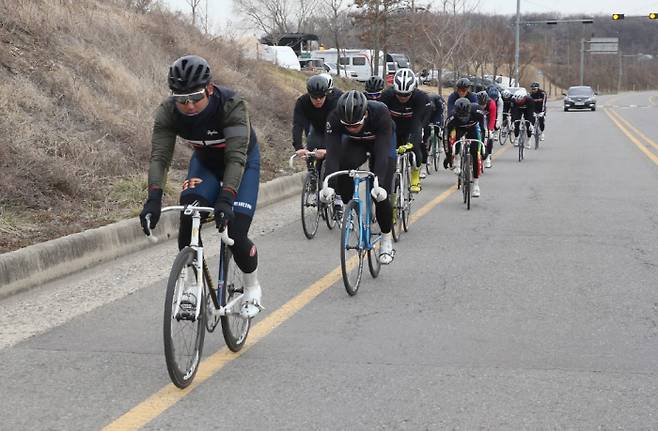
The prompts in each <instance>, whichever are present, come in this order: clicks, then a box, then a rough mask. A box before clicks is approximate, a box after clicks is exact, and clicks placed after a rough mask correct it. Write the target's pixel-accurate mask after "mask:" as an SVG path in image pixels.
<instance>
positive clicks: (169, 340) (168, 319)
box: [163, 247, 206, 389]
mask: <svg viewBox="0 0 658 431" xmlns="http://www.w3.org/2000/svg"><path fill="white" fill-rule="evenodd" d="M195 259H196V251H195V250H194V249H193V248H191V247H185V248H184V249H182V250H181V251H180V252H179V253H178V255H177V256H176V259H175V260H174V263H173V265H172V266H171V271H170V273H169V279H168V281H167V290H166V293H165V304H164V305H165V306H164V316H163V338H164V353H165V362H166V364H167V372H168V373H169V377H170V378H171V381H172V383H173V384H174V385H176V386H177V387H178V388H181V389H184V388H186V387H187V386H189V385H190V383H192V380H194V376H195V375H196V372H197V371H198V368H199V363H200V362H201V354H202V353H203V341H204V338H205V334H206V327H205V316H206V314H205V305H206V299H205V292H202V294H203V295H202V298H199V301H200V302H201V305H200V306H201V310H200V312H199V318H198V319H196V320H191V319H189V317H187V318H181V316H182V314H181V311H180V309H179V312H178V315H179V316H178V318H177V316H174V315H173V313H174V310H175V308H176V307H174V302H175V301H176V300H177V298H178V288H179V287H180V286H179V281H180V280H181V275H182V274H181V273H182V272H183V269H184V268H189V269H191V270H189V271H185V274H184V275H191V276H193V278H194V283H199V281H200V280H199V278H200V277H199V274H198V273H197V271H196V268H195V267H194V266H193V264H194V260H195ZM201 277H203V276H201ZM181 321H184V322H190V325H187V326H189V327H190V328H191V329H193V330H194V332H193V336H192V337H193V338H194V340H193V341H192V343H189V342H184V343H183V345H181V346H177V345H176V344H177V343H176V342H175V340H174V336H175V335H178V334H182V331H175V330H172V324H173V323H174V322H177V323H180V322H181ZM192 337H190V338H192ZM190 346H191V347H192V351H188V352H182V350H183V348H185V347H190ZM181 352H182V353H184V354H186V356H188V358H187V361H186V364H182V362H183V361H181V360H179V359H178V358H177V356H178V353H181Z"/></svg>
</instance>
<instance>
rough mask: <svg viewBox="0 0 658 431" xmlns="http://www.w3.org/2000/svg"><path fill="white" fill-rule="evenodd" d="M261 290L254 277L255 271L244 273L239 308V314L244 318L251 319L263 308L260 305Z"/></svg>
mask: <svg viewBox="0 0 658 431" xmlns="http://www.w3.org/2000/svg"><path fill="white" fill-rule="evenodd" d="M262 297H263V291H262V289H261V288H260V283H259V282H258V279H257V278H256V271H254V272H252V273H250V274H244V297H243V302H242V308H241V309H240V316H242V317H243V318H245V319H251V318H253V317H254V316H256V315H257V314H258V313H260V312H261V311H262V310H264V308H263V306H262V305H261V299H262Z"/></svg>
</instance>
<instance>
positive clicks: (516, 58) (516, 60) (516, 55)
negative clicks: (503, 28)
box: [514, 0, 521, 87]
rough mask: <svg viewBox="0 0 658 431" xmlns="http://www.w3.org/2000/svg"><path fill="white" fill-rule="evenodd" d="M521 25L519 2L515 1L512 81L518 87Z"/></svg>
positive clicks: (518, 0)
mask: <svg viewBox="0 0 658 431" xmlns="http://www.w3.org/2000/svg"><path fill="white" fill-rule="evenodd" d="M520 23H521V0H516V35H515V37H514V80H515V81H516V86H517V87H518V86H519V32H520V31H521V30H520Z"/></svg>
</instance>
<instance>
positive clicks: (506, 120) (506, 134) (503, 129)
mask: <svg viewBox="0 0 658 431" xmlns="http://www.w3.org/2000/svg"><path fill="white" fill-rule="evenodd" d="M511 117H512V114H510V113H509V112H503V124H501V126H500V139H499V140H498V143H499V144H500V145H505V142H506V141H509V143H510V144H511V143H512V142H513V140H514V127H513V126H512V123H511V120H510V118H511Z"/></svg>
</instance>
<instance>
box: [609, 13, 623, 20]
mask: <svg viewBox="0 0 658 431" xmlns="http://www.w3.org/2000/svg"><path fill="white" fill-rule="evenodd" d="M620 19H624V14H623V13H613V14H612V20H613V21H619V20H620Z"/></svg>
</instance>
